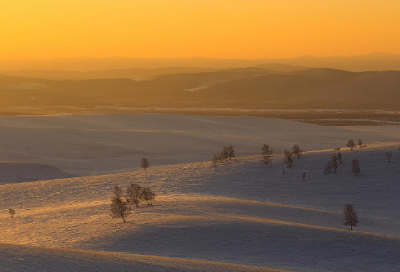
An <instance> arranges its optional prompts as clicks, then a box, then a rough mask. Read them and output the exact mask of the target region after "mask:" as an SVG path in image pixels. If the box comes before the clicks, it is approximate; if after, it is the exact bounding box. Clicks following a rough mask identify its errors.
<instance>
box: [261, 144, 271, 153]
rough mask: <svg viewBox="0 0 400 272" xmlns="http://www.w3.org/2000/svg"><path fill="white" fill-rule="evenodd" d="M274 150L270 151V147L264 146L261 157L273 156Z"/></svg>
mask: <svg viewBox="0 0 400 272" xmlns="http://www.w3.org/2000/svg"><path fill="white" fill-rule="evenodd" d="M271 154H272V149H270V147H269V145H266V144H264V145H263V146H262V148H261V155H267V156H269V155H271Z"/></svg>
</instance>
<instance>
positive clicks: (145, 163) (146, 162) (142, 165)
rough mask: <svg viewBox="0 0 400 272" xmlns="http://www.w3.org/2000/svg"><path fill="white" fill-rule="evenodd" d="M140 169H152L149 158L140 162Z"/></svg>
mask: <svg viewBox="0 0 400 272" xmlns="http://www.w3.org/2000/svg"><path fill="white" fill-rule="evenodd" d="M140 167H142V168H143V169H144V171H146V170H147V168H149V167H150V163H149V160H148V159H147V158H143V159H142V161H141V162H140Z"/></svg>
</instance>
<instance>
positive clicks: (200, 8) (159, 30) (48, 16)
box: [0, 0, 400, 60]
mask: <svg viewBox="0 0 400 272" xmlns="http://www.w3.org/2000/svg"><path fill="white" fill-rule="evenodd" d="M0 33H1V37H2V38H1V39H0V59H3V60H4V59H32V58H39V59H42V58H44V59H49V58H58V57H67V58H70V57H112V56H123V57H146V58H147V57H149V58H153V57H193V56H197V57H218V58H231V57H234V58H263V57H271V58H287V57H296V56H300V55H315V56H331V55H335V54H336V50H337V54H338V55H344V56H348V55H350V53H351V54H352V55H363V54H368V53H371V52H389V53H398V54H400V1H399V0H380V1H377V0H335V1H333V0H332V1H324V0H279V1H278V0H273V1H272V0H10V1H1V3H0Z"/></svg>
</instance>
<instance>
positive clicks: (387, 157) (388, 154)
mask: <svg viewBox="0 0 400 272" xmlns="http://www.w3.org/2000/svg"><path fill="white" fill-rule="evenodd" d="M392 156H393V154H392V152H387V153H386V159H387V160H388V162H391V161H392Z"/></svg>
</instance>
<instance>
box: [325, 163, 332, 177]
mask: <svg viewBox="0 0 400 272" xmlns="http://www.w3.org/2000/svg"><path fill="white" fill-rule="evenodd" d="M331 171H332V161H327V162H326V163H325V166H324V174H327V173H330V172H331Z"/></svg>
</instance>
